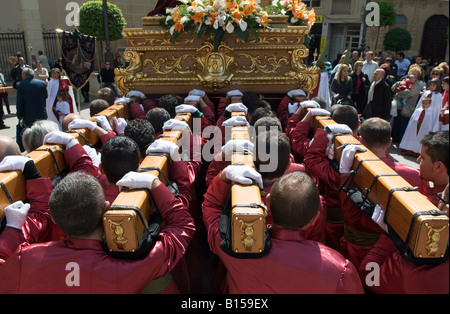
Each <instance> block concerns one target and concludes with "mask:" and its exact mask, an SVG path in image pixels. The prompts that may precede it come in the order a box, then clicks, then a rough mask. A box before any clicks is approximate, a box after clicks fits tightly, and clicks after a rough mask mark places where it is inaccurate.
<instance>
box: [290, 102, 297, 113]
mask: <svg viewBox="0 0 450 314" xmlns="http://www.w3.org/2000/svg"><path fill="white" fill-rule="evenodd" d="M297 110H298V102H294V103H293V104H291V103H289V105H288V111H289V113H291V114H293V113H295V112H296V111H297Z"/></svg>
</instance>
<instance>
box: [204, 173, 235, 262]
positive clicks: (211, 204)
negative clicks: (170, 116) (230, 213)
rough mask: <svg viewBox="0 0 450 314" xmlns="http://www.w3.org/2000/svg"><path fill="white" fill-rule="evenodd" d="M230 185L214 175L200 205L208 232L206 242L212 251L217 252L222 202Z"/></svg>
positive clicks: (224, 201) (225, 198) (227, 193)
mask: <svg viewBox="0 0 450 314" xmlns="http://www.w3.org/2000/svg"><path fill="white" fill-rule="evenodd" d="M230 189H231V185H230V184H227V183H225V182H223V180H222V179H221V178H220V176H216V177H215V178H214V180H213V181H212V183H211V185H210V186H209V188H208V190H207V191H206V194H205V196H204V202H203V205H202V212H203V222H204V223H205V227H206V231H207V233H208V236H207V237H208V244H209V247H210V248H211V251H212V252H213V253H216V254H217V252H219V250H221V248H220V242H221V241H222V239H221V237H220V233H219V223H220V216H221V215H222V204H225V203H226V201H227V199H228V195H229V193H230Z"/></svg>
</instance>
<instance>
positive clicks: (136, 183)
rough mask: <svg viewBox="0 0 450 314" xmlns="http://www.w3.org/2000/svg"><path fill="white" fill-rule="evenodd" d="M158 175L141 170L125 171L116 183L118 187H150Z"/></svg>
mask: <svg viewBox="0 0 450 314" xmlns="http://www.w3.org/2000/svg"><path fill="white" fill-rule="evenodd" d="M156 179H158V177H156V176H154V175H152V174H150V173H143V172H134V171H131V172H129V173H127V174H126V175H125V176H124V177H123V178H122V179H120V180H119V181H118V182H117V183H116V185H117V186H119V187H126V188H130V189H149V190H151V189H152V185H153V182H154V181H155V180H156Z"/></svg>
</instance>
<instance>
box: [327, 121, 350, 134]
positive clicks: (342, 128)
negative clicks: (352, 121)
mask: <svg viewBox="0 0 450 314" xmlns="http://www.w3.org/2000/svg"><path fill="white" fill-rule="evenodd" d="M325 131H327V132H329V133H333V134H353V131H352V130H351V129H350V127H349V126H348V125H346V124H337V123H336V124H329V125H327V126H326V127H325Z"/></svg>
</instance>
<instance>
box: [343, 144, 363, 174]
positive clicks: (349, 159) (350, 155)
mask: <svg viewBox="0 0 450 314" xmlns="http://www.w3.org/2000/svg"><path fill="white" fill-rule="evenodd" d="M357 151H360V152H365V151H367V148H365V147H364V146H361V145H348V146H346V147H344V150H343V151H342V155H341V162H340V165H339V172H340V173H349V172H350V170H351V169H352V165H353V160H354V159H355V153H356V152H357Z"/></svg>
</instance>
